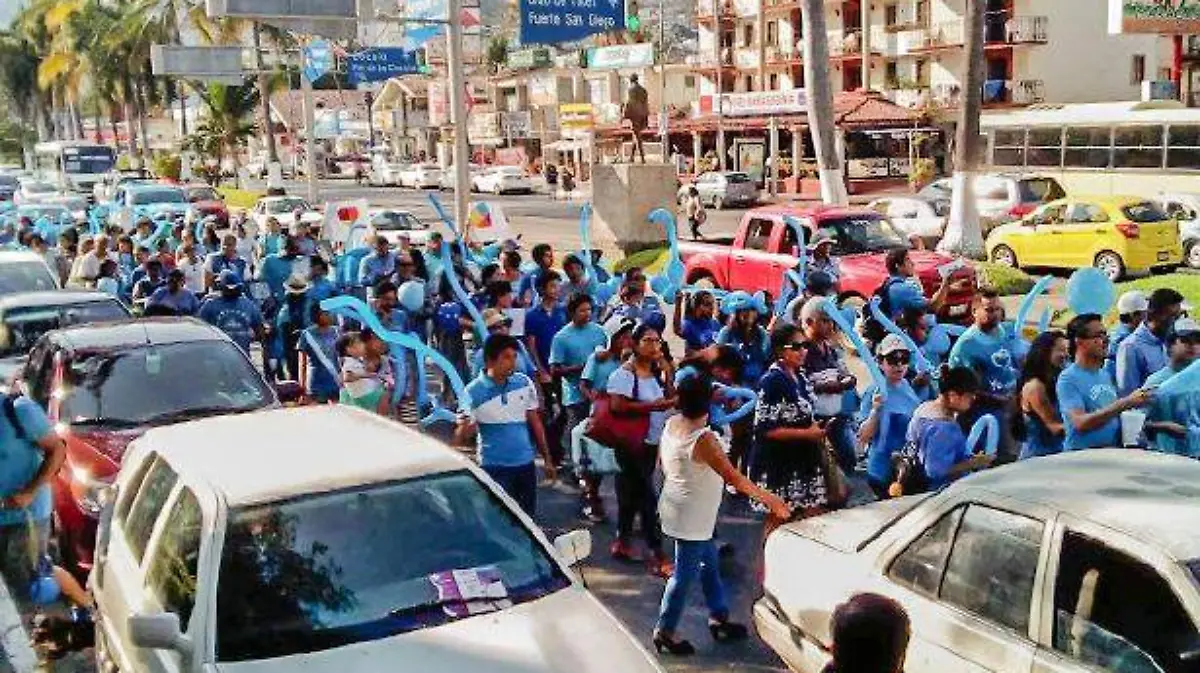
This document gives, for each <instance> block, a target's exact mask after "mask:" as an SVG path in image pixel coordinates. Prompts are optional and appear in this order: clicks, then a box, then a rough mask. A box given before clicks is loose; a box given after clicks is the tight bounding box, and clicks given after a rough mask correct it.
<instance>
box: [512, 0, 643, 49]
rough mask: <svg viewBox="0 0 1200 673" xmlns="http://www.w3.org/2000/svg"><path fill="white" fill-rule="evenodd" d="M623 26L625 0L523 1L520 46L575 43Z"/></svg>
mask: <svg viewBox="0 0 1200 673" xmlns="http://www.w3.org/2000/svg"><path fill="white" fill-rule="evenodd" d="M624 26H625V3H624V0H521V44H525V45H529V44H554V43H558V42H574V41H576V40H581V39H583V38H585V37H587V36H589V35H595V34H596V33H608V32H612V31H614V30H621V29H622V28H624Z"/></svg>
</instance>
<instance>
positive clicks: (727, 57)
mask: <svg viewBox="0 0 1200 673" xmlns="http://www.w3.org/2000/svg"><path fill="white" fill-rule="evenodd" d="M721 52H722V53H721V58H717V57H716V55H714V54H697V55H696V56H692V57H691V58H690V59H689V60H688V62H689V63H690V64H691V66H692V69H693V70H701V71H703V70H717V69H718V68H731V67H733V54H732V52H731V51H730V50H729V48H728V47H726V48H725V49H722V50H721Z"/></svg>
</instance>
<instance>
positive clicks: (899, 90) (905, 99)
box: [883, 82, 933, 108]
mask: <svg viewBox="0 0 1200 673" xmlns="http://www.w3.org/2000/svg"><path fill="white" fill-rule="evenodd" d="M883 95H884V97H886V98H887V99H888V100H890V101H892V102H893V103H895V104H896V105H899V106H901V107H906V108H919V107H923V106H925V105H926V104H928V103H929V102H930V101H931V100H932V99H933V91H932V89H931V88H930V86H929V84H922V83H919V82H888V84H887V88H886V89H884V92H883Z"/></svg>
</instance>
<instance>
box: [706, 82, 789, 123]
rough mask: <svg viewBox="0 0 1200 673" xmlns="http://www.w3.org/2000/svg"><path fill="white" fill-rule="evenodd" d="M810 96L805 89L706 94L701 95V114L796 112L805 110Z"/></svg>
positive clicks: (737, 114) (728, 115) (726, 114)
mask: <svg viewBox="0 0 1200 673" xmlns="http://www.w3.org/2000/svg"><path fill="white" fill-rule="evenodd" d="M807 102H808V97H807V96H806V95H805V93H804V89H785V90H783V91H754V92H749V93H726V94H720V96H719V97H718V96H717V95H716V94H704V95H702V96H700V112H701V114H706V115H710V114H717V112H718V105H719V106H720V113H721V114H723V115H725V116H727V117H737V116H739V115H772V114H795V113H802V112H805V106H806V105H807Z"/></svg>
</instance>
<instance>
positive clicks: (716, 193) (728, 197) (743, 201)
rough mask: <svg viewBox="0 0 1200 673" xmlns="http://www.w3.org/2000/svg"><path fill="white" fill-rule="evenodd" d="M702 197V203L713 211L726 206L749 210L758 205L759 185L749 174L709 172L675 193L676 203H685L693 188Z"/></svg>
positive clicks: (681, 186) (682, 186)
mask: <svg viewBox="0 0 1200 673" xmlns="http://www.w3.org/2000/svg"><path fill="white" fill-rule="evenodd" d="M692 187H695V188H696V192H697V193H698V194H699V195H700V203H702V204H704V205H705V206H707V207H709V208H713V209H721V208H724V207H725V206H731V205H732V206H742V207H743V208H748V207H750V206H752V205H754V204H755V203H758V197H759V194H758V185H757V184H756V183H755V182H754V179H753V178H751V177H750V176H749V175H748V174H746V173H743V172H741V171H708V172H705V173H701V174H700V175H698V176H696V179H695V181H694V182H692V183H691V184H687V185H680V187H679V189H678V190H677V191H676V192H675V201H676V202H677V203H683V199H684V197H685V196H687V194H688V192H689V191H691V188H692Z"/></svg>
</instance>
